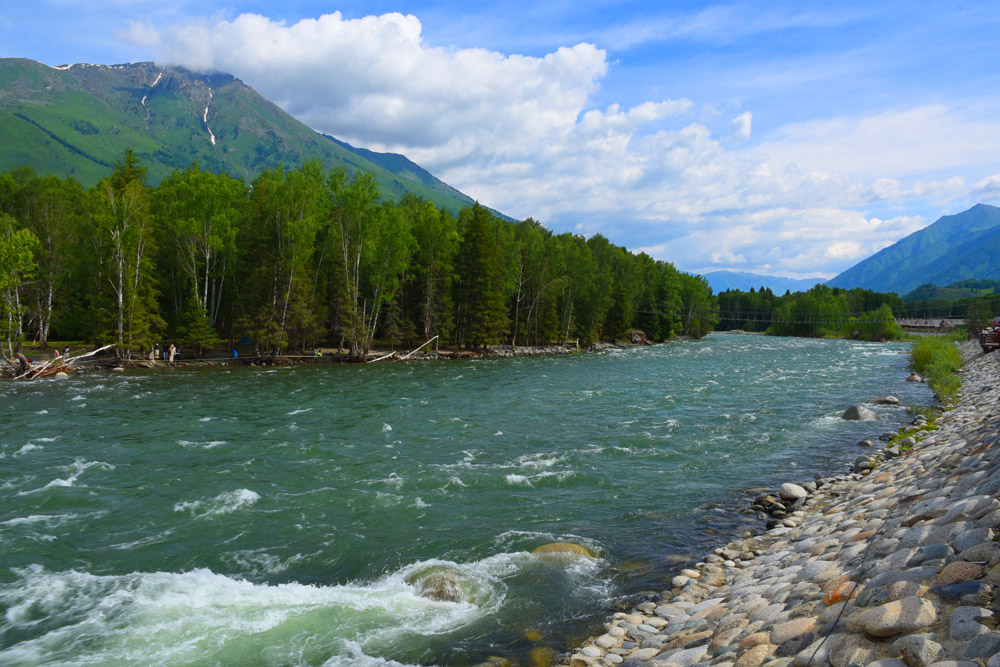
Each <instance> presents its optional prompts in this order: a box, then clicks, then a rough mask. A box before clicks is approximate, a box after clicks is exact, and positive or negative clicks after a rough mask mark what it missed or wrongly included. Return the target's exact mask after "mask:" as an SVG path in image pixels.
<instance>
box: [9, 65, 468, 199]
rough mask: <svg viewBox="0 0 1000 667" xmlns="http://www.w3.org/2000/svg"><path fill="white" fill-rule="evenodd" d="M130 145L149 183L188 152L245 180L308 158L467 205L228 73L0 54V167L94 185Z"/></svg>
mask: <svg viewBox="0 0 1000 667" xmlns="http://www.w3.org/2000/svg"><path fill="white" fill-rule="evenodd" d="M127 149H132V150H133V151H134V152H135V154H136V156H137V157H138V158H139V159H140V160H141V161H142V162H143V164H144V165H145V166H146V168H147V170H148V175H149V181H150V183H151V184H153V185H155V184H156V183H158V182H159V181H161V180H162V179H164V178H166V177H167V176H169V175H170V174H171V173H172V172H173V171H174V170H175V169H185V168H186V167H188V166H190V165H191V164H192V163H193V162H194V161H195V160H197V161H198V163H199V165H200V166H201V167H202V168H203V169H206V170H209V171H214V172H228V173H230V174H232V175H234V176H237V177H242V178H244V179H246V180H252V179H253V178H255V177H256V176H257V175H258V174H260V173H261V172H262V171H264V170H266V169H272V168H275V167H287V166H296V165H298V164H301V163H302V162H304V161H305V160H306V159H309V158H316V159H318V160H319V161H320V162H322V163H323V164H324V166H326V167H327V168H332V167H344V168H345V169H347V170H348V171H349V172H357V171H370V172H373V173H374V174H375V179H376V181H377V183H378V185H379V188H380V190H381V193H382V196H383V197H384V198H385V199H388V200H391V201H396V200H398V199H399V198H400V197H402V196H403V195H404V194H407V193H412V194H415V195H417V196H419V197H422V198H423V199H425V200H428V201H430V202H432V203H434V204H435V205H436V206H439V207H443V208H447V209H449V210H451V211H453V212H457V211H458V210H459V209H461V208H464V207H466V206H471V205H472V204H473V200H472V198H470V197H468V196H466V195H464V194H462V193H461V192H458V191H457V190H455V189H454V188H452V187H450V186H448V185H447V184H445V183H443V182H442V181H440V180H439V179H437V178H435V177H434V176H433V175H431V174H430V173H428V172H426V171H425V170H422V169H420V168H419V167H418V166H417V165H415V164H413V163H412V162H410V161H409V160H406V159H405V158H403V157H402V156H383V155H382V154H380V153H374V152H371V151H364V149H353V150H349V149H347V148H345V147H343V146H340V145H338V144H336V143H334V142H333V141H329V140H328V139H327V138H325V137H324V136H322V135H320V134H319V133H317V132H315V131H314V130H312V129H311V128H309V127H307V126H306V125H304V124H303V123H301V122H299V121H298V120H296V119H295V118H293V117H292V116H290V115H289V114H287V113H286V112H285V111H283V110H282V109H280V108H279V107H278V106H277V105H275V104H273V103H272V102H270V101H269V100H267V99H265V98H264V97H263V96H262V95H260V94H259V93H257V91H255V90H254V89H253V88H251V87H250V86H247V85H246V84H245V83H244V82H242V81H240V80H239V79H238V78H236V77H234V76H232V75H231V74H227V73H222V72H215V73H201V72H194V71H192V70H188V69H185V68H183V67H176V66H170V65H160V64H157V63H154V62H149V61H144V62H136V63H122V64H117V65H93V64H89V63H76V64H73V65H60V66H57V67H50V66H49V65H45V64H43V63H39V62H37V61H33V60H28V59H24V58H0V171H3V170H9V169H13V168H14V167H20V166H29V167H32V168H33V169H35V171H37V172H39V173H41V174H56V175H59V176H62V177H68V176H72V177H75V178H76V179H78V180H79V181H81V182H82V183H83V184H84V185H93V184H95V183H97V182H98V181H99V180H100V179H101V178H103V177H105V176H107V175H108V174H110V173H111V169H112V165H113V164H114V163H116V162H118V161H119V160H120V159H121V157H122V156H123V155H124V154H125V151H126V150H127Z"/></svg>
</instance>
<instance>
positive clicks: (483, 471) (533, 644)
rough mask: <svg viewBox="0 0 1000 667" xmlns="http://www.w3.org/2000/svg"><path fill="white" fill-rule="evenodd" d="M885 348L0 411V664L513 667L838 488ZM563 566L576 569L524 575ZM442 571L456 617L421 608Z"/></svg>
mask: <svg viewBox="0 0 1000 667" xmlns="http://www.w3.org/2000/svg"><path fill="white" fill-rule="evenodd" d="M907 353H908V345H906V344H902V343H900V344H894V343H890V344H879V343H861V342H853V341H844V340H809V339H792V338H771V337H763V336H754V335H732V334H728V335H727V334H713V335H710V336H707V337H706V338H703V339H701V340H697V341H683V342H672V343H667V344H663V345H656V346H650V347H642V348H630V349H624V350H612V351H608V352H601V353H585V354H575V355H562V356H549V357H526V358H515V359H486V360H476V361H442V362H428V363H425V362H412V363H401V364H392V363H381V364H369V365H343V366H335V365H334V366H329V365H327V366H300V367H282V368H273V367H272V368H264V367H238V368H235V367H234V368H201V369H195V368H175V369H165V370H157V371H143V372H126V373H110V372H95V373H88V374H80V375H74V376H72V377H71V378H69V379H66V380H61V381H60V380H44V381H38V382H34V383H5V384H2V385H0V406H2V409H3V412H2V416H0V565H2V567H0V612H2V615H0V663H2V664H4V665H35V664H66V665H69V664H72V665H81V664H94V665H154V664H155V665H202V664H203V665H330V666H339V665H345V666H346V665H361V666H368V665H371V666H374V665H397V664H402V665H470V664H475V663H476V662H478V661H481V660H485V659H486V658H487V657H488V656H491V655H499V656H506V657H509V658H511V659H513V660H515V661H519V662H520V664H525V665H526V664H529V663H530V657H529V656H531V655H532V651H535V653H534V655H535V656H536V657H537V656H538V655H540V653H539V652H538V651H539V649H541V650H542V651H543V652H544V651H545V650H555V651H561V650H565V649H566V648H567V645H571V644H572V643H573V642H576V641H578V640H579V639H580V638H582V637H585V636H586V635H587V634H588V633H591V632H593V631H594V630H595V629H596V628H597V627H598V626H599V625H600V624H601V623H602V622H603V620H604V619H605V618H606V617H607V616H608V615H609V614H610V613H612V612H613V611H615V610H617V609H619V608H621V607H623V606H629V605H631V604H634V603H635V602H636V601H637V600H640V599H642V596H643V594H645V593H646V592H648V591H659V590H662V589H664V588H668V587H669V583H668V582H669V579H670V577H671V576H672V575H673V574H676V572H677V570H678V569H679V567H680V565H679V563H681V562H684V561H685V560H686V559H696V558H698V557H700V556H701V555H703V554H704V553H705V552H706V551H708V550H710V549H712V548H714V547H716V546H720V545H721V544H723V543H724V542H727V541H728V539H729V538H730V537H732V536H733V533H734V532H735V531H737V530H740V529H743V528H745V527H750V528H752V529H755V530H761V529H762V526H761V525H760V524H759V522H757V520H756V519H755V518H754V517H753V516H751V515H747V514H743V513H741V512H740V511H739V509H740V508H741V507H743V506H745V504H746V503H745V494H744V491H745V490H746V489H747V488H748V487H755V486H769V487H776V486H777V485H779V484H780V483H782V482H785V481H799V482H802V481H806V480H808V479H812V478H814V477H815V476H816V475H817V474H819V473H825V474H828V473H834V472H842V471H844V470H845V466H846V464H847V463H849V462H850V461H851V460H853V458H854V457H855V456H856V455H857V454H858V453H859V452H860V450H859V448H858V447H857V445H856V442H857V441H858V440H860V439H862V438H867V437H874V436H877V435H878V434H879V433H882V432H884V431H887V430H893V429H895V428H897V427H898V426H899V425H900V424H902V423H904V422H905V421H907V420H908V416H907V413H906V409H905V407H886V406H879V407H876V408H875V409H876V411H877V412H878V413H879V416H880V421H878V422H847V421H844V420H842V419H840V414H841V413H842V412H843V410H844V409H845V408H846V407H848V406H849V405H852V404H855V403H859V402H862V401H864V400H867V399H871V398H875V397H877V396H881V395H885V394H893V395H895V396H898V397H899V398H900V399H901V400H902V402H903V406H906V405H908V404H910V405H912V404H927V403H929V402H931V400H932V397H931V395H930V392H929V390H928V389H927V387H926V385H922V384H918V383H908V382H905V381H904V379H905V378H906V376H907V375H908V369H907V363H908V358H907ZM550 542H573V543H576V544H579V545H583V546H585V547H587V548H588V549H589V550H590V551H591V552H593V553H594V554H595V556H596V557H595V558H578V559H566V558H554V557H551V556H549V557H545V556H539V555H536V554H532V553H531V551H532V550H533V549H534V548H536V547H538V546H540V545H543V544H546V543H550ZM434 570H447V571H450V572H452V573H454V575H455V576H456V577H458V580H459V581H460V582H461V583H462V585H463V587H464V590H465V594H464V598H463V600H461V601H457V602H454V601H439V600H432V599H428V598H426V597H422V596H421V595H419V587H420V582H421V581H422V578H423V577H424V575H426V574H427V573H428V572H431V571H434Z"/></svg>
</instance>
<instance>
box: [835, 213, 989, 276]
mask: <svg viewBox="0 0 1000 667" xmlns="http://www.w3.org/2000/svg"><path fill="white" fill-rule="evenodd" d="M969 278H976V279H992V280H997V279H1000V208H997V207H996V206H990V205H988V204H976V205H975V206H973V207H972V208H970V209H969V210H967V211H963V212H962V213H956V214H955V215H946V216H942V217H941V218H939V219H938V220H937V221H935V222H934V223H932V224H931V225H929V226H927V227H925V228H923V229H921V230H919V231H916V232H914V233H913V234H910V235H909V236H907V237H906V238H904V239H901V240H900V241H897V242H896V243H894V244H893V245H891V246H889V247H888V248H883V249H882V250H880V251H879V252H877V253H875V254H874V255H872V256H871V257H869V258H868V259H866V260H864V261H861V262H859V263H857V264H855V265H854V266H852V267H851V268H849V269H847V270H846V271H844V272H843V273H841V274H840V275H838V276H837V277H835V278H834V279H832V280H830V281H829V282H828V283H827V284H828V285H830V286H831V287H845V288H852V287H862V288H865V289H871V290H875V291H878V292H895V293H897V294H900V295H903V294H908V293H909V292H911V291H913V290H915V289H916V288H917V287H919V286H920V285H923V284H926V283H931V284H934V285H951V284H952V283H956V282H959V281H961V280H966V279H969Z"/></svg>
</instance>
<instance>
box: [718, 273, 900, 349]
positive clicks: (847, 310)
mask: <svg viewBox="0 0 1000 667" xmlns="http://www.w3.org/2000/svg"><path fill="white" fill-rule="evenodd" d="M718 306H719V317H720V324H719V329H721V330H724V331H725V330H731V329H742V330H745V331H768V332H770V333H773V334H776V335H780V336H813V337H824V336H829V337H837V338H856V339H861V340H899V339H900V338H901V337H902V335H903V332H902V329H900V327H899V325H897V324H896V323H895V321H894V314H895V313H896V312H904V309H903V305H902V302H901V301H900V299H899V297H898V296H896V295H895V294H882V293H879V292H872V291H871V290H866V289H850V290H845V289H841V288H839V287H829V286H827V285H823V284H820V285H816V286H815V287H813V288H811V289H809V290H808V291H806V292H795V293H794V294H792V293H786V294H785V295H784V296H780V297H777V296H775V295H774V294H773V293H772V292H771V290H770V289H764V288H761V290H760V291H759V292H757V291H754V290H753V289H752V288H751V290H750V292H741V291H739V290H726V291H725V292H722V293H721V294H719V296H718Z"/></svg>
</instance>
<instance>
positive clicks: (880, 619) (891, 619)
mask: <svg viewBox="0 0 1000 667" xmlns="http://www.w3.org/2000/svg"><path fill="white" fill-rule="evenodd" d="M936 620H937V610H936V609H935V608H934V604H933V603H932V602H931V601H930V600H925V599H923V598H919V597H917V596H915V595H914V596H911V597H908V598H903V599H902V600H896V601H894V602H888V603H886V604H884V605H881V606H879V607H876V608H874V609H869V610H868V611H866V612H864V613H863V614H861V616H860V617H859V618H858V625H859V626H860V627H861V629H862V630H864V631H865V632H866V633H868V634H869V635H871V636H872V637H892V636H894V635H900V634H909V633H911V632H914V631H915V630H919V629H921V628H926V627H929V626H931V625H933V624H934V622H935V621H936Z"/></svg>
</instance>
